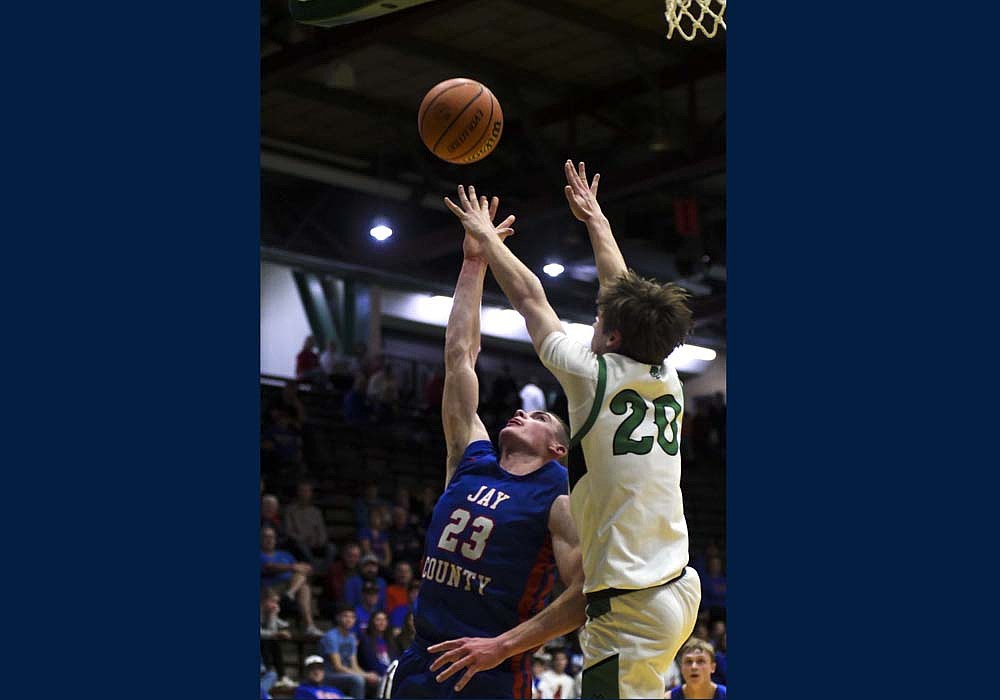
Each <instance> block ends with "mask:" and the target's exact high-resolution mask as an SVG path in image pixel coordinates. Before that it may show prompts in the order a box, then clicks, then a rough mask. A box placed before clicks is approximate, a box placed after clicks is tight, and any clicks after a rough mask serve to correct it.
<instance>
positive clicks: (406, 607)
mask: <svg viewBox="0 0 1000 700" xmlns="http://www.w3.org/2000/svg"><path fill="white" fill-rule="evenodd" d="M406 589H407V591H406V602H405V603H403V604H402V605H397V606H396V607H394V608H390V609H389V626H390V627H391V628H392V633H393V634H399V632H400V631H401V630H402V629H403V626H404V625H405V624H406V616H407V615H412V614H413V609H414V606H415V605H416V604H417V595H418V594H419V593H420V579H418V578H415V579H411V580H410V583H409V585H408V586H407V587H406ZM386 594H387V595H388V591H387V592H386ZM407 646H408V645H407ZM402 648H403V649H405V648H406V647H405V646H404V647H402Z"/></svg>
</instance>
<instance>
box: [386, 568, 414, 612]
mask: <svg viewBox="0 0 1000 700" xmlns="http://www.w3.org/2000/svg"><path fill="white" fill-rule="evenodd" d="M412 580H413V566H412V565H411V564H410V562H408V561H407V560H405V559H400V560H398V561H396V563H395V564H393V565H392V583H390V584H389V585H388V586H386V588H385V609H386V610H390V611H391V610H394V609H396V608H397V607H399V606H400V605H406V604H407V603H408V602H409V600H410V581H412Z"/></svg>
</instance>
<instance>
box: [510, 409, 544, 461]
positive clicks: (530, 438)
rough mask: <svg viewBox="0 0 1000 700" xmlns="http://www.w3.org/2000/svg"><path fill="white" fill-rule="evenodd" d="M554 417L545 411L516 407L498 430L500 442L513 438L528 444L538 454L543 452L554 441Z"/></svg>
mask: <svg viewBox="0 0 1000 700" xmlns="http://www.w3.org/2000/svg"><path fill="white" fill-rule="evenodd" d="M555 431H556V426H555V419H554V418H553V417H552V416H551V415H549V414H548V413H546V412H545V411H532V412H531V413H525V412H524V411H522V410H521V409H517V411H515V412H514V415H513V416H511V418H510V420H509V421H507V425H506V426H505V427H504V428H503V430H501V431H500V443H501V444H503V443H504V442H505V441H510V440H515V441H516V442H518V443H521V444H525V445H530V446H531V448H532V450H533V451H537V452H538V454H545V453H546V452H547V451H548V448H549V445H551V444H552V443H553V441H555Z"/></svg>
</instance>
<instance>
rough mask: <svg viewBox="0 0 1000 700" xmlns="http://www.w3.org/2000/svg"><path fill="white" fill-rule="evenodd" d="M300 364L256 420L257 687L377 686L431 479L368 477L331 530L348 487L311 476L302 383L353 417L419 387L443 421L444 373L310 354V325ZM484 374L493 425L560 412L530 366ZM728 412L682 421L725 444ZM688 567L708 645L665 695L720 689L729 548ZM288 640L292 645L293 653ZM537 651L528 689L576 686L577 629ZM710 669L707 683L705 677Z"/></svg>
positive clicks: (699, 442) (333, 693)
mask: <svg viewBox="0 0 1000 700" xmlns="http://www.w3.org/2000/svg"><path fill="white" fill-rule="evenodd" d="M296 376H297V380H298V381H294V382H288V383H287V384H286V385H285V386H284V387H283V388H282V389H281V391H280V394H279V392H274V393H275V397H274V398H273V399H272V400H270V401H268V402H267V404H266V406H265V408H264V411H263V421H262V426H261V469H262V476H263V480H262V484H261V504H260V508H261V511H260V513H261V580H260V585H261V598H260V600H261V603H260V642H261V697H262V698H264V697H293V693H294V697H296V698H299V697H301V698H339V697H352V698H370V697H375V693H376V691H377V688H378V685H379V683H380V682H381V680H382V679H383V678H384V676H385V673H386V670H387V669H388V667H389V664H391V662H392V661H393V660H394V659H396V658H398V656H399V655H400V654H401V653H402V651H403V650H405V649H406V648H407V646H409V643H410V641H411V640H412V639H413V635H414V629H413V612H414V605H415V602H416V601H417V598H418V596H419V591H420V583H421V582H420V578H419V573H420V571H421V569H420V565H421V558H422V555H423V548H424V538H425V535H426V532H427V528H428V525H429V523H430V518H431V514H432V511H433V507H434V504H435V502H436V500H437V496H438V491H437V490H436V489H435V487H434V486H431V485H428V484H423V485H420V486H419V487H418V488H416V489H415V490H413V491H411V490H409V489H407V488H395V489H392V488H390V486H391V485H392V484H391V482H390V483H385V482H384V481H380V480H379V479H378V478H371V479H370V480H368V481H366V482H365V483H363V484H361V485H360V487H359V488H358V490H357V491H356V492H355V493H350V494H349V495H350V496H351V497H352V499H353V504H352V506H351V507H350V510H348V511H344V512H343V515H342V517H343V518H345V519H349V520H350V521H351V528H350V533H351V534H350V535H348V536H346V537H338V538H336V540H334V538H332V537H331V536H330V532H329V528H328V522H327V519H326V518H325V517H324V508H327V509H329V507H330V504H331V502H332V498H333V497H334V496H338V497H340V500H338V501H337V502H338V503H341V504H343V503H345V500H344V499H343V496H344V495H345V493H344V492H343V491H338V492H337V493H329V492H328V493H324V492H323V490H322V489H320V488H319V487H318V486H317V483H319V481H322V483H323V484H325V485H326V487H327V488H328V489H329V488H336V486H332V487H331V486H330V484H331V482H330V481H329V480H326V479H318V477H322V476H323V475H322V474H319V473H317V472H315V471H311V470H310V469H309V468H308V467H307V465H306V454H307V453H308V446H309V444H310V440H311V439H312V438H311V430H312V429H313V428H314V427H315V426H311V424H310V421H309V416H308V414H307V411H306V408H305V406H304V404H303V401H302V397H300V396H299V386H300V385H302V386H308V387H309V389H308V391H309V392H310V393H312V392H314V391H319V392H320V393H321V394H322V395H323V396H340V397H342V403H341V404H340V405H339V407H340V409H341V411H340V415H341V416H342V420H343V421H344V423H345V424H347V425H351V426H355V427H362V426H369V425H373V423H374V421H376V420H377V421H379V424H380V425H383V424H385V423H390V422H392V421H393V420H394V419H395V418H396V417H397V415H398V411H399V406H400V403H401V402H402V401H403V400H404V395H405V396H406V397H407V400H409V398H412V397H414V396H419V397H421V398H422V399H423V404H422V406H421V407H420V409H421V410H422V411H423V412H424V413H425V415H427V416H428V420H430V419H434V420H439V417H438V416H439V409H440V402H441V395H442V391H443V371H442V370H441V368H440V367H434V368H431V369H430V370H429V371H428V373H427V380H426V383H425V384H424V386H423V388H422V390H420V391H417V390H415V387H414V386H413V383H412V382H410V385H409V386H408V387H405V388H404V386H403V384H402V383H401V382H400V377H399V376H398V373H397V372H396V371H395V368H394V367H393V365H392V364H391V363H389V362H387V361H386V359H385V358H384V357H380V356H375V357H370V356H369V355H368V354H367V353H366V349H365V347H364V345H363V344H358V345H357V346H356V347H355V348H354V352H353V353H352V354H349V355H345V354H343V353H341V352H340V351H339V349H338V346H337V343H336V342H334V341H331V342H328V343H327V344H326V346H325V349H324V350H323V352H322V354H318V347H317V345H316V343H315V342H314V340H313V338H311V337H310V338H307V339H306V342H305V343H304V344H303V348H302V350H301V351H300V353H299V355H298V357H297V361H296ZM482 386H483V391H484V396H483V397H482V399H481V407H482V413H483V418H484V422H487V425H490V424H491V423H493V424H496V423H499V422H501V421H506V419H507V418H508V417H509V416H510V414H511V413H513V411H514V410H516V409H517V408H523V409H524V410H546V409H547V410H554V411H557V412H559V411H562V412H563V413H562V415H563V416H565V397H564V396H563V395H562V394H561V392H558V391H555V392H553V391H549V392H548V393H546V390H545V389H544V388H542V387H541V386H540V385H539V383H538V381H537V380H536V379H535V378H534V377H529V378H528V381H524V382H521V381H518V380H517V379H516V378H515V377H514V375H513V374H512V373H511V371H510V367H509V366H507V365H504V366H503V367H502V370H501V372H500V374H498V375H496V376H495V377H493V379H492V381H491V382H489V381H484V382H483V385H482ZM404 391H405V392H409V393H406V394H404ZM724 417H725V401H724V399H723V398H722V397H721V395H719V396H717V397H715V396H713V397H707V398H706V399H704V400H702V402H701V405H699V406H698V413H697V415H695V416H693V417H692V418H693V420H691V419H690V418H689V420H688V421H686V422H685V424H684V429H685V436H686V440H687V442H689V443H691V444H690V445H688V449H689V450H692V451H699V452H701V453H702V454H707V453H712V454H723V453H722V446H723V445H724V440H725V429H724V427H722V428H719V427H718V426H713V425H712V423H713V422H715V421H718V420H722V421H723V426H724ZM493 434H495V432H494V433H493ZM332 483H334V484H336V481H334V482H332ZM348 488H352V489H353V488H355V487H354V486H353V484H352V485H351V486H349V487H348ZM283 501H284V502H283ZM341 509H342V510H343V507H342V506H341ZM342 522H343V521H342ZM341 530H343V527H342V526H341ZM691 565H692V566H693V567H694V568H696V569H697V570H698V573H699V575H700V577H701V581H702V592H703V598H702V606H701V609H700V611H699V617H698V623H697V625H696V628H695V631H694V634H693V635H692V640H700V642H703V644H702V645H701V646H698V647H697V648H696V649H689V648H687V647H685V649H687V651H688V652H691V653H689V654H688V655H687V656H685V653H680V654H678V658H677V659H676V660H675V662H674V663H673V664H672V665H671V667H670V669H669V670H668V672H667V674H666V676H665V685H666V688H667V694H666V696H665V697H702V695H700V693H704V692H707V690H706V689H712V692H713V693H718V692H722V693H724V692H725V682H726V677H725V674H726V614H725V610H726V577H725V553H724V551H722V550H721V549H720V547H719V545H718V544H717V543H715V542H710V543H709V544H708V545H707V546H706V547H703V548H699V549H698V550H697V551H692V560H691ZM314 588H315V591H316V594H314ZM696 646H697V645H696ZM286 651H287V652H288V653H291V652H292V651H296V652H297V654H298V655H297V656H296V657H295V658H296V660H297V662H296V664H295V665H291V664H289V663H288V658H289V657H288V656H286V654H285V652H286ZM706 654H707V658H704V657H705V655H706ZM299 655H301V656H299ZM302 656H305V657H306V658H305V660H304V661H302V658H301V657H302ZM688 657H690V658H688ZM534 661H535V664H534V670H535V683H534V691H533V697H537V698H571V697H577V698H578V697H580V678H581V669H582V663H583V657H582V653H581V651H580V647H579V643H578V639H577V636H576V635H575V634H570V635H567V636H565V637H563V638H559V639H557V640H553V641H552V642H550V643H549V644H547V645H545V646H544V647H543V648H541V649H539V650H538V651H537V652H536V654H535V658H534ZM685 663H687V666H688V667H690V668H689V669H688V670H686V668H687V667H686V666H685ZM288 666H292V668H288ZM705 669H709V671H708V673H706V671H705ZM706 677H708V678H709V679H710V682H711V684H713V685H705V683H704V681H705V678H706ZM720 686H721V688H722V690H721V691H719V690H718V687H720ZM678 689H680V690H679V691H678ZM678 692H679V693H680V694H678ZM716 696H717V695H716ZM705 697H712V696H711V695H708V696H705Z"/></svg>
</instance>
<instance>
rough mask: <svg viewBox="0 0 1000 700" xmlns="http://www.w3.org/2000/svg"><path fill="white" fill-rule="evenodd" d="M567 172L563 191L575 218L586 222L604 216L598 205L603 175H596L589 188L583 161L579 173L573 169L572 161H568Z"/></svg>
mask: <svg viewBox="0 0 1000 700" xmlns="http://www.w3.org/2000/svg"><path fill="white" fill-rule="evenodd" d="M565 170H566V183H567V184H566V187H565V189H564V190H563V191H564V192H565V193H566V201H567V202H569V208H570V210H571V211H572V212H573V216H575V217H576V218H577V219H579V220H580V221H584V222H586V221H587V220H588V219H592V218H594V217H598V216H602V212H601V205H600V204H598V203H597V184H598V183H599V182H600V181H601V174H600V173H597V174H596V175H594V181H593V182H591V183H590V185H589V186H588V185H587V169H586V167H585V166H584V164H583V161H582V160H581V161H580V166H579V172H577V169H576V168H574V167H573V161H571V160H567V161H566V165H565Z"/></svg>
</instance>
